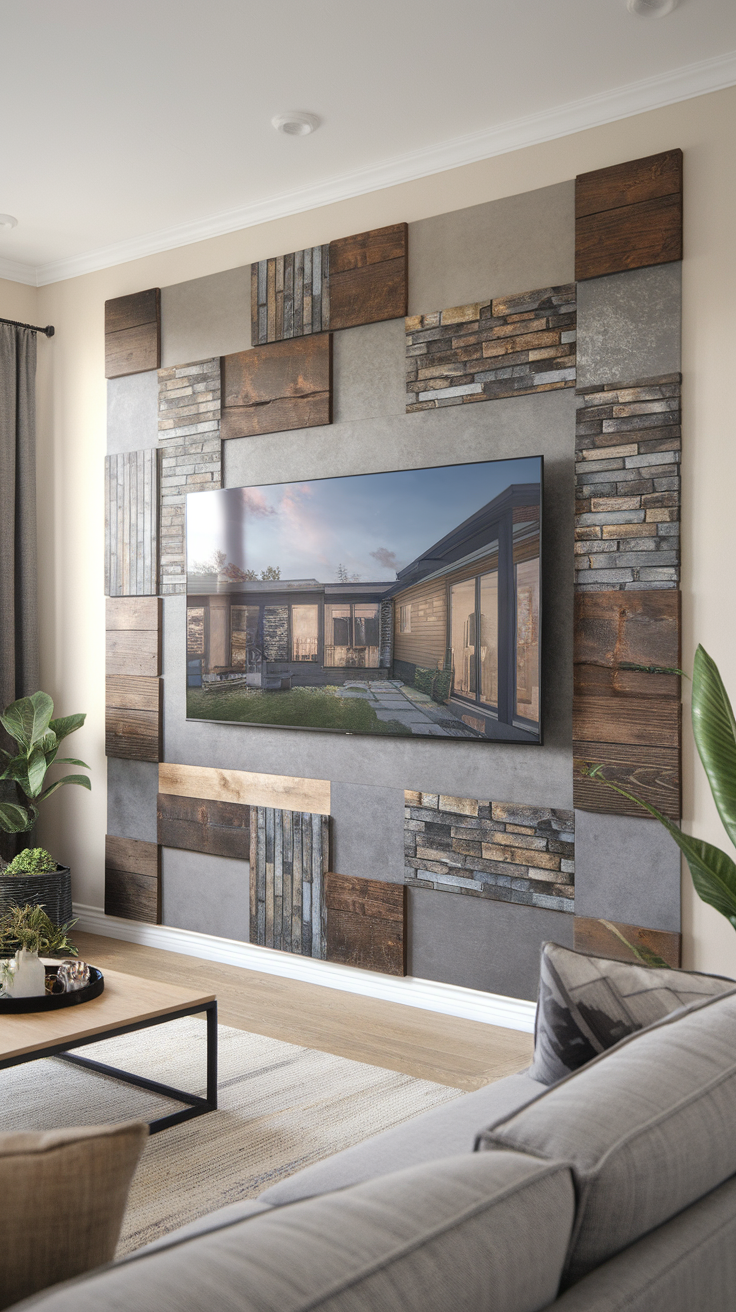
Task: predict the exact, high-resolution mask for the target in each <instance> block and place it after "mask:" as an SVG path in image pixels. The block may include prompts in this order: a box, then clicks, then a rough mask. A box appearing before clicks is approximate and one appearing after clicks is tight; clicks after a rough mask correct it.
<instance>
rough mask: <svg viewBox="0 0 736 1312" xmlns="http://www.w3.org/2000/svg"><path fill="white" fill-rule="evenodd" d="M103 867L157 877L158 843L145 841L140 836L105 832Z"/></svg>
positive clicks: (158, 867) (158, 864)
mask: <svg viewBox="0 0 736 1312" xmlns="http://www.w3.org/2000/svg"><path fill="white" fill-rule="evenodd" d="M105 867H106V868H109V869H110V870H127V871H130V872H131V873H132V874H134V875H147V876H148V877H149V878H150V879H157V878H158V875H159V870H160V854H159V850H158V844H157V843H145V842H143V840H142V839H140V838H119V837H118V836H117V835H116V834H106V836H105Z"/></svg>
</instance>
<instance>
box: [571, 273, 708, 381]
mask: <svg viewBox="0 0 736 1312" xmlns="http://www.w3.org/2000/svg"><path fill="white" fill-rule="evenodd" d="M681 330H682V265H681V264H679V263H675V264H659V265H656V266H655V267H654V268H652V269H632V270H631V271H630V272H629V273H612V274H609V275H608V276H607V277H605V278H590V279H588V280H587V281H585V282H580V283H578V378H577V385H578V387H592V386H595V384H596V383H618V382H622V383H625V382H633V381H634V380H635V379H637V378H655V377H657V376H658V375H660V374H674V373H679V372H680V366H681V356H680V339H681Z"/></svg>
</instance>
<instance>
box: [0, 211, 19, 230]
mask: <svg viewBox="0 0 736 1312" xmlns="http://www.w3.org/2000/svg"><path fill="white" fill-rule="evenodd" d="M17 226H18V220H17V219H16V218H15V216H14V215H13V214H0V228H17Z"/></svg>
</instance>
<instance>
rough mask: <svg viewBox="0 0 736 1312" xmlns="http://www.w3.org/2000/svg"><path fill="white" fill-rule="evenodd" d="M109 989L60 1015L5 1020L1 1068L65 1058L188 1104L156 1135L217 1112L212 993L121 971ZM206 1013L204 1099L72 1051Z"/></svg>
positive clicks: (0, 1020) (158, 1122)
mask: <svg viewBox="0 0 736 1312" xmlns="http://www.w3.org/2000/svg"><path fill="white" fill-rule="evenodd" d="M104 975H105V991H104V993H102V994H101V995H100V997H99V998H93V999H92V1001H91V1002H83V1003H80V1004H79V1005H78V1006H73V1007H64V1008H61V1009H60V1010H59V1011H48V1012H26V1013H24V1014H21V1015H16V1016H0V1070H5V1068H6V1067H8V1066H20V1065H21V1064H22V1063H23V1062H27V1061H38V1060H39V1059H40V1058H43V1057H61V1058H62V1060H64V1061H68V1062H73V1063H74V1065H76V1066H85V1067H87V1068H88V1069H90V1070H94V1071H101V1072H102V1073H103V1074H104V1075H112V1076H113V1077H114V1078H115V1079H116V1080H123V1081H125V1083H126V1084H135V1085H136V1086H137V1087H138V1088H140V1089H148V1090H149V1091H150V1092H152V1093H158V1094H162V1095H163V1096H164V1097H165V1098H171V1099H173V1100H175V1101H176V1102H183V1103H186V1104H187V1105H186V1107H185V1108H183V1109H182V1110H181V1111H177V1112H171V1113H170V1114H169V1115H168V1116H159V1117H157V1118H156V1119H155V1120H153V1121H150V1122H149V1125H150V1132H151V1134H156V1133H157V1132H158V1131H159V1130H166V1129H168V1128H169V1126H171V1125H179V1124H180V1123H181V1122H182V1121H188V1120H191V1118H192V1117H193V1116H202V1115H204V1113H205V1112H213V1111H215V1109H216V1107H217V1000H216V998H215V996H214V994H212V993H199V992H197V990H196V989H183V988H179V986H178V985H174V984H161V983H159V982H158V981H157V980H153V979H140V978H139V977H138V976H137V975H122V974H121V973H120V972H119V971H117V970H106V971H105V972H104ZM198 1012H204V1013H205V1015H206V1018H207V1096H206V1097H205V1098H200V1097H199V1096H198V1095H197V1094H194V1093H185V1092H184V1090H182V1089H173V1088H171V1086H170V1085H168V1084H160V1083H158V1082H157V1081H156V1080H147V1079H144V1078H143V1076H141V1075H131V1074H130V1073H129V1072H128V1071H121V1070H118V1069H117V1068H116V1067H114V1066H106V1065H105V1064H104V1062H100V1061H92V1060H90V1058H88V1057H78V1056H76V1054H72V1053H71V1051H70V1049H72V1048H83V1047H84V1046H85V1044H87V1043H97V1042H99V1041H100V1039H112V1038H114V1037H116V1036H117V1035H119V1034H131V1033H132V1032H133V1031H134V1030H146V1029H149V1028H150V1027H151V1026H152V1025H163V1024H164V1023H165V1022H166V1021H167V1020H178V1019H179V1018H180V1017H181V1016H194V1015H196V1014H197V1013H198Z"/></svg>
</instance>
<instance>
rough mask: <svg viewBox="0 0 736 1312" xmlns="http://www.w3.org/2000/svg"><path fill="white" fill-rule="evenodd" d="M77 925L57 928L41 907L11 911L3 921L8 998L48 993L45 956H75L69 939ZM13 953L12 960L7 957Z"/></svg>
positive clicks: (0, 932) (0, 950)
mask: <svg viewBox="0 0 736 1312" xmlns="http://www.w3.org/2000/svg"><path fill="white" fill-rule="evenodd" d="M74 924H76V921H71V922H70V923H69V924H66V925H55V924H54V922H53V921H52V920H51V918H50V917H49V916H48V915H47V914H46V912H45V911H44V909H43V907H40V906H30V905H28V906H23V907H20V906H16V907H11V908H10V910H9V911H7V912H6V913H5V914H4V915H3V916H2V918H0V956H2V957H3V958H5V959H4V960H3V962H2V986H3V993H4V994H5V996H6V997H11V998H35V997H38V996H40V995H41V994H43V993H45V992H46V971H45V969H44V964H43V962H42V961H41V954H43V955H44V956H73V957H76V955H77V949H76V948H75V946H74V944H73V943H71V942H70V940H69V939H68V938H67V930H69V929H71V926H72V925H74ZM11 952H12V953H14V958H13V960H8V959H7V954H9V953H11Z"/></svg>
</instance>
